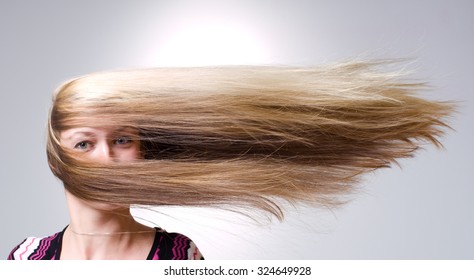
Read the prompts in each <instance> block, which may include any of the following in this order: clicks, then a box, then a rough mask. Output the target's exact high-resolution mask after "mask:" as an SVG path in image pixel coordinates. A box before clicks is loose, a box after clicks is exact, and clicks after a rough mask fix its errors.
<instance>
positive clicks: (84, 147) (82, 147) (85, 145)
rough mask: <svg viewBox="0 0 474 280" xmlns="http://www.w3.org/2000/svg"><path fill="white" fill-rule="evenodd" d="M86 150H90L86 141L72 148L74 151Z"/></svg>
mask: <svg viewBox="0 0 474 280" xmlns="http://www.w3.org/2000/svg"><path fill="white" fill-rule="evenodd" d="M88 148H90V143H89V142H87V141H82V142H79V143H77V144H76V145H75V146H74V149H78V150H87V149H88Z"/></svg>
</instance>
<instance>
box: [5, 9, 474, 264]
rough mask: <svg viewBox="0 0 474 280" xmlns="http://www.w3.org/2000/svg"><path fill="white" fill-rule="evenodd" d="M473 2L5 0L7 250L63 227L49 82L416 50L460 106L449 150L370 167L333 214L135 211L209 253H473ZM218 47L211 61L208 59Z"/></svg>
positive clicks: (430, 75)
mask: <svg viewBox="0 0 474 280" xmlns="http://www.w3.org/2000/svg"><path fill="white" fill-rule="evenodd" d="M473 3H474V2H472V1H467V0H466V1H459V0H458V1H408V0H403V1H375V0H374V1H369V0H364V1H294V0H293V1H204V0H201V1H143V0H142V1H131V0H130V1H64V0H57V1H52V0H47V1H24V0H21V1H18V0H15V1H5V0H2V1H1V2H0V40H1V43H0V79H1V82H0V93H1V96H2V99H1V103H0V106H1V108H0V114H1V135H2V137H1V138H0V141H1V149H0V155H1V157H0V158H1V163H0V164H1V168H0V172H1V175H0V213H1V222H0V223H1V225H2V226H1V228H2V230H1V231H0V235H1V236H0V237H1V238H0V240H1V244H0V256H1V257H0V258H6V256H7V254H8V253H9V251H10V250H11V249H12V248H13V247H14V246H15V245H16V244H18V243H19V242H21V241H22V240H23V238H25V237H26V236H44V235H49V234H52V233H54V232H56V231H59V230H61V229H62V228H63V227H64V226H65V225H67V223H68V216H67V209H66V205H65V200H64V194H63V191H62V186H61V184H60V183H59V182H58V181H57V180H56V179H55V178H54V177H53V176H52V175H51V173H50V171H49V169H48V167H47V163H46V156H45V125H46V119H47V111H48V108H49V105H50V96H51V93H52V91H53V89H54V88H55V87H56V86H57V85H58V84H59V83H60V82H62V81H64V80H65V79H68V78H70V77H74V76H77V75H81V74H85V73H89V72H93V71H97V70H106V69H114V68H127V67H145V66H167V65H187V64H189V65H201V64H262V63H263V64H293V65H295V64H296V65H311V64H320V63H324V62H331V61H335V60H339V59H346V58H351V57H361V56H362V57H368V58H380V57H389V58H393V57H395V58H397V57H409V58H416V60H415V62H414V63H413V65H412V66H413V67H414V68H416V69H417V73H418V74H417V77H420V78H423V79H427V80H429V81H430V82H431V84H432V85H433V87H434V90H433V91H431V92H429V93H426V95H425V96H426V97H428V98H434V99H442V100H458V101H462V103H461V106H460V107H459V114H458V115H457V116H456V117H455V118H453V119H452V120H451V124H452V126H453V128H454V129H455V131H453V132H450V133H449V134H448V135H447V136H446V137H444V139H443V143H444V144H445V148H444V149H443V150H436V149H434V148H432V147H426V149H424V150H422V151H420V152H419V153H418V155H417V157H416V158H415V159H410V160H403V161H401V165H402V168H398V167H394V168H392V169H386V170H381V171H377V172H376V173H375V174H370V175H368V176H367V177H366V180H365V181H364V182H363V183H362V191H361V192H360V193H359V194H358V195H356V196H355V197H354V201H352V202H351V203H350V204H348V205H346V206H345V207H343V208H341V209H338V210H318V209H312V208H308V207H297V208H289V210H290V211H289V214H288V216H287V219H286V221H285V222H283V223H279V222H277V221H264V222H261V223H260V224H257V223H255V222H252V221H250V220H247V219H244V218H242V217H240V216H236V215H230V214H229V213H225V212H222V211H217V210H210V209H201V210H197V209H154V211H142V210H137V211H136V212H135V214H136V215H137V216H139V217H140V218H143V219H145V220H148V222H146V223H150V222H152V223H153V224H158V225H160V226H162V227H164V228H166V229H168V230H169V231H173V230H175V231H180V232H182V233H185V234H187V235H188V236H190V237H191V238H193V239H194V240H195V241H196V243H197V244H198V246H199V247H200V249H201V250H202V251H203V253H204V254H205V256H206V257H207V258H208V259H472V258H473V257H474V241H473V239H472V236H474V219H473V218H474V217H473V213H474V204H473V198H474V190H473V188H472V181H473V179H474V176H473V173H474V172H473V166H474V163H473V158H474V157H473V155H474V154H473V148H472V146H473V145H472V143H473V140H474V139H473V135H474V128H473V125H472V124H471V123H470V121H471V120H472V119H473V117H474V116H473V112H474V111H473V108H472V106H473V102H474V100H473V98H472V88H473V86H472V80H473V71H472V65H473V62H474V51H473V50H474V44H473V36H474V35H473V34H474V17H473V16H472V12H473V11H474V4H473ZM211 54H212V55H214V56H212V57H210V55H211Z"/></svg>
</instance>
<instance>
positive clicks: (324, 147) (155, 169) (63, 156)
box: [47, 61, 453, 218]
mask: <svg viewBox="0 0 474 280" xmlns="http://www.w3.org/2000/svg"><path fill="white" fill-rule="evenodd" d="M387 64H389V62H383V61H369V62H348V63H339V64H332V65H325V66H319V67H304V68H298V67H269V66H268V67H267V66H261V67H258V66H228V67H201V68H199V67H198V68H152V69H134V70H122V71H111V72H102V73H94V74H90V75H86V76H83V77H79V78H76V79H73V80H71V81H68V82H66V83H64V84H63V85H61V86H60V87H59V88H58V90H57V91H56V92H55V94H54V97H53V105H52V107H51V112H50V117H49V133H48V145H47V153H48V161H49V164H50V167H51V169H52V171H53V173H54V174H55V175H56V176H57V177H58V178H59V179H61V180H62V181H63V182H64V185H65V187H66V189H67V190H68V191H69V192H71V193H72V194H73V195H75V196H77V197H79V198H82V199H86V200H91V201H98V202H105V203H109V204H117V205H133V204H138V205H186V206H214V207H226V208H228V209H233V210H236V209H237V210H239V211H240V210H245V209H261V210H264V211H267V212H268V213H272V214H274V215H275V216H277V217H278V218H282V217H283V214H284V213H283V212H282V210H281V208H280V204H279V202H280V201H281V200H284V201H289V202H292V203H293V202H305V203H311V204H315V205H323V206H327V205H337V204H339V203H341V202H342V201H343V199H341V198H343V197H344V195H346V194H348V193H350V192H351V191H352V190H353V188H354V186H355V185H356V183H357V181H358V178H360V175H362V174H364V173H366V172H369V171H372V170H375V169H377V168H382V167H389V166H390V165H391V164H392V163H394V162H396V160H397V159H399V158H407V157H411V156H413V155H414V152H415V150H417V149H418V148H419V147H420V146H421V144H422V143H423V142H429V143H433V144H435V145H437V146H439V145H440V142H439V140H438V139H439V136H441V135H442V134H443V130H444V128H446V127H447V124H446V118H447V117H449V116H450V114H451V113H452V111H453V105H452V104H451V103H447V102H435V101H429V100H425V99H422V98H419V97H416V96H415V94H417V93H418V92H419V91H420V90H422V89H424V88H425V86H424V85H423V84H422V83H418V82H411V81H409V80H407V79H406V77H404V75H403V73H400V72H395V73H394V72H387V71H383V69H384V67H386V65H387ZM91 117H92V118H91ZM106 125H107V126H108V125H117V126H124V127H133V128H138V130H139V131H140V141H141V147H142V153H143V155H144V157H143V159H140V160H137V161H134V162H131V163H120V164H113V163H110V164H106V165H104V164H99V163H95V162H87V161H84V160H80V159H77V157H74V155H72V154H71V153H70V152H69V151H68V150H66V149H64V148H62V147H61V143H60V141H59V133H60V132H61V131H63V130H65V129H68V128H72V127H77V126H92V127H93V126H106Z"/></svg>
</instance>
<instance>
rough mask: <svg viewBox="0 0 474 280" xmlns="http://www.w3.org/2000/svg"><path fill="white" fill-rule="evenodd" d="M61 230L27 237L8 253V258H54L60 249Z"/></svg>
mask: <svg viewBox="0 0 474 280" xmlns="http://www.w3.org/2000/svg"><path fill="white" fill-rule="evenodd" d="M61 241H62V232H57V233H55V234H53V235H50V236H46V237H27V238H25V240H23V241H22V242H21V243H20V244H18V245H17V246H16V247H15V248H13V250H12V251H11V252H10V254H9V255H8V258H7V259H8V260H54V259H56V258H57V255H58V252H59V250H60V249H61Z"/></svg>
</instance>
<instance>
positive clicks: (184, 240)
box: [147, 227, 204, 260]
mask: <svg viewBox="0 0 474 280" xmlns="http://www.w3.org/2000/svg"><path fill="white" fill-rule="evenodd" d="M155 229H156V235H155V240H154V242H153V246H152V248H151V251H150V254H149V255H148V258H147V259H148V260H203V259H204V257H203V256H202V254H201V252H200V251H199V249H198V247H197V246H196V244H195V243H194V242H193V241H192V240H191V239H190V238H189V237H187V236H186V235H184V234H181V233H177V232H167V231H166V230H164V229H162V228H159V227H156V228H155Z"/></svg>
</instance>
